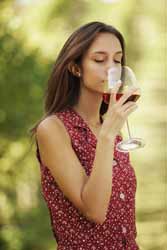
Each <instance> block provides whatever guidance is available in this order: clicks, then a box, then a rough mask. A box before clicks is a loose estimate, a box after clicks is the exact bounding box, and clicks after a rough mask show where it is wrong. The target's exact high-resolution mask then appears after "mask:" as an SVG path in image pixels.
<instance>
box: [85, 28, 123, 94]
mask: <svg viewBox="0 0 167 250" xmlns="http://www.w3.org/2000/svg"><path fill="white" fill-rule="evenodd" d="M122 56H123V52H122V47H121V44H120V42H119V40H118V38H117V37H116V36H114V35H113V34H111V33H99V35H98V36H97V37H96V39H95V40H94V41H93V43H92V44H91V46H90V47H89V49H88V50H87V52H86V53H85V55H84V57H83V59H82V64H81V70H82V87H85V88H87V89H89V90H91V91H95V92H98V93H104V90H105V89H106V84H105V83H106V81H107V71H108V69H109V68H111V67H115V66H116V67H120V68H121V59H122Z"/></svg>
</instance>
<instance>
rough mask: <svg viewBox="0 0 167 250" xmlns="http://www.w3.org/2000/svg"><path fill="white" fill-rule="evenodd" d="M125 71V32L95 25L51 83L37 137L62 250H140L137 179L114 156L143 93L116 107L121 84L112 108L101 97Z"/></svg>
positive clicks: (73, 44) (80, 36) (79, 34)
mask: <svg viewBox="0 0 167 250" xmlns="http://www.w3.org/2000/svg"><path fill="white" fill-rule="evenodd" d="M124 64H125V48H124V39H123V37H122V35H121V34H120V32H119V31H118V30H116V29H115V28H114V27H112V26H110V25H106V24H104V23H101V22H91V23H88V24H86V25H84V26H82V27H80V28H79V29H78V30H76V31H75V32H74V33H73V34H72V35H71V36H70V37H69V39H68V40H67V41H66V43H65V45H64V47H63V48H62V50H61V52H60V54H59V56H58V58H57V60H56V63H55V65H54V69H53V72H52V74H51V77H50V79H49V81H48V88H47V92H46V99H45V117H44V119H43V120H42V121H40V122H39V123H38V124H37V125H36V126H35V127H34V129H33V130H32V132H33V133H34V134H35V135H36V141H37V157H38V160H39V162H40V168H41V183H42V191H43V196H44V198H45V200H46V203H47V206H48V209H49V211H50V217H51V224H52V230H53V233H54V236H55V239H56V241H57V244H58V250H81V249H82V250H87V249H88V250H124V249H127V250H137V249H139V248H138V246H137V244H136V241H135V238H136V226H135V192H136V178H135V173H134V169H133V168H132V166H131V163H130V160H129V154H128V153H121V152H118V151H116V149H115V145H116V143H118V142H119V141H121V140H122V137H121V135H120V134H119V131H120V130H121V128H122V127H123V126H124V124H125V121H126V119H127V117H128V116H129V115H130V114H131V113H132V112H133V111H134V110H135V109H136V108H137V105H136V103H134V102H130V101H129V102H127V103H126V104H124V103H125V101H126V100H127V99H128V97H129V96H130V95H131V94H132V93H133V92H134V91H136V89H131V90H129V91H127V92H126V93H125V94H124V95H123V96H122V97H121V98H120V99H119V101H117V102H116V93H117V92H118V89H119V87H120V84H117V85H116V86H115V87H114V89H113V90H112V91H111V95H110V102H109V104H108V105H107V104H105V103H104V102H103V95H102V94H103V92H104V85H105V84H104V83H105V82H106V80H107V71H108V69H109V68H111V67H113V66H120V67H121V65H124ZM104 114H105V119H104Z"/></svg>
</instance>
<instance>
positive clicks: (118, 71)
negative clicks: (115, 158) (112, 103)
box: [103, 66, 145, 152]
mask: <svg viewBox="0 0 167 250" xmlns="http://www.w3.org/2000/svg"><path fill="white" fill-rule="evenodd" d="M120 80H121V82H122V85H121V87H120V88H119V90H118V92H117V94H116V100H117V101H118V100H119V99H120V97H121V96H122V95H123V94H124V93H125V92H126V91H127V90H128V89H129V88H131V87H137V88H138V90H137V91H136V92H135V93H133V94H132V95H131V96H130V97H129V98H128V99H127V100H126V101H125V102H124V104H125V103H126V102H128V101H133V102H136V101H137V100H138V99H139V97H140V94H141V88H140V87H139V85H138V83H137V80H136V77H135V74H134V72H133V71H132V69H131V68H130V67H128V66H122V67H121V68H120V67H112V68H110V69H109V70H108V89H110V88H113V86H114V84H116V83H117V82H118V81H120ZM109 99H110V94H109V93H107V90H106V89H105V91H104V94H103V100H104V102H105V103H107V104H108V103H109ZM126 124H127V128H128V136H129V139H127V140H123V141H121V142H119V143H117V145H116V149H117V150H118V151H120V152H129V151H132V150H135V149H138V148H142V147H144V146H145V142H144V140H143V139H142V138H136V137H132V136H131V133H130V128H129V123H128V119H127V121H126Z"/></svg>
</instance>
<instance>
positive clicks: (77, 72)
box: [68, 62, 81, 77]
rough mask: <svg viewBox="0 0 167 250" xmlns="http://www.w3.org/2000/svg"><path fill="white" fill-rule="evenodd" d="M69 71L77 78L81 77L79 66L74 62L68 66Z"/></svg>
mask: <svg viewBox="0 0 167 250" xmlns="http://www.w3.org/2000/svg"><path fill="white" fill-rule="evenodd" d="M68 70H69V72H70V73H72V74H73V75H74V76H76V77H81V70H80V68H79V66H78V65H77V64H75V63H74V62H70V63H69V64H68Z"/></svg>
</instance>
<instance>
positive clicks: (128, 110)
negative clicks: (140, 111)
mask: <svg viewBox="0 0 167 250" xmlns="http://www.w3.org/2000/svg"><path fill="white" fill-rule="evenodd" d="M137 108H138V106H135V105H134V106H131V107H130V108H128V109H127V110H126V111H125V112H124V114H125V116H126V117H127V116H129V115H130V114H131V113H132V112H134V111H135V110H136V109H137Z"/></svg>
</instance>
